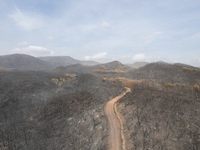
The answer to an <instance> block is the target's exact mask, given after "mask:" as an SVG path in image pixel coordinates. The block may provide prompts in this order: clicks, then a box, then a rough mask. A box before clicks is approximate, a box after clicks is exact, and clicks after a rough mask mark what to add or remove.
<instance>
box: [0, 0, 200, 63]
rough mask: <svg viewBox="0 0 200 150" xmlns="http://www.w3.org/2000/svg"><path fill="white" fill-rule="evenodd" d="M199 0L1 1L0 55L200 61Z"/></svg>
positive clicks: (135, 60) (101, 59) (128, 60)
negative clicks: (18, 54)
mask: <svg viewBox="0 0 200 150" xmlns="http://www.w3.org/2000/svg"><path fill="white" fill-rule="evenodd" d="M199 7H200V2H199V1H197V0H195V1H192V2H191V1H189V0H186V1H180V0H177V1H172V0H163V1H154V2H152V1H151V2H150V1H147V0H142V1H130V0H123V1H113V0H111V1H105V0H101V1H100V0H94V1H91V0H83V1H80V0H78V1H72V0H69V1H64V0H61V1H59V2H58V1H53V0H35V1H26V0H15V1H0V9H1V16H0V26H1V28H0V31H1V35H0V40H1V41H0V46H1V50H0V55H9V54H15V53H20V54H28V55H31V56H35V57H39V56H41V57H42V56H71V57H73V58H75V59H78V60H93V61H97V62H100V63H105V62H110V61H114V60H118V61H120V62H122V63H134V62H156V61H165V62H169V63H176V62H179V63H184V64H189V65H192V66H200V45H199V40H200V26H199V22H200V10H199Z"/></svg>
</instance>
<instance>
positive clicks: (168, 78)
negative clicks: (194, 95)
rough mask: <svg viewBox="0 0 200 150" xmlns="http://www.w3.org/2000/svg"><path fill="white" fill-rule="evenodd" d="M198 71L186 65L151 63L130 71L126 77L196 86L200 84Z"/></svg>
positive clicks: (199, 72)
mask: <svg viewBox="0 0 200 150" xmlns="http://www.w3.org/2000/svg"><path fill="white" fill-rule="evenodd" d="M184 67H185V68H186V69H184ZM187 68H192V69H194V70H191V69H187ZM195 69H196V70H195ZM198 70H200V69H199V68H195V67H192V66H188V65H184V64H166V63H151V64H148V65H146V66H144V67H142V68H139V69H138V70H135V71H130V72H129V73H128V74H127V75H126V77H128V78H130V79H136V80H147V81H152V82H155V83H159V84H165V82H169V83H172V84H175V83H178V84H186V85H194V84H199V83H200V71H198Z"/></svg>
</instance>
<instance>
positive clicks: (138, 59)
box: [132, 54, 151, 61]
mask: <svg viewBox="0 0 200 150" xmlns="http://www.w3.org/2000/svg"><path fill="white" fill-rule="evenodd" d="M149 58H151V57H147V56H145V55H144V54H137V55H135V56H133V58H132V59H133V60H134V61H143V60H148V59H149Z"/></svg>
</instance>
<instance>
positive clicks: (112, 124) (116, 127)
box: [105, 92, 126, 150]
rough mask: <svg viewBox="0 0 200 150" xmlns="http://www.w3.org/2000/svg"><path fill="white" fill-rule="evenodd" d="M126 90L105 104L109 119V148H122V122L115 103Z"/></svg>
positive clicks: (112, 149)
mask: <svg viewBox="0 0 200 150" xmlns="http://www.w3.org/2000/svg"><path fill="white" fill-rule="evenodd" d="M125 94H126V92H124V93H122V94H121V95H119V96H117V97H115V98H113V99H111V100H110V101H109V102H108V103H107V104H106V106H105V114H106V116H107V118H108V121H109V129H110V133H109V150H122V141H121V134H120V130H121V129H120V122H119V119H118V118H117V116H116V114H115V111H114V104H115V103H116V102H117V101H118V100H119V99H120V98H122V97H123V96H124V95H125Z"/></svg>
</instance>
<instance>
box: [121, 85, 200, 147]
mask: <svg viewBox="0 0 200 150" xmlns="http://www.w3.org/2000/svg"><path fill="white" fill-rule="evenodd" d="M118 108H119V110H120V113H121V115H122V116H123V119H124V134H125V140H126V146H127V150H132V149H135V150H139V149H154V150H160V149H163V150H165V149H166V150H167V149H170V150H177V149H180V150H198V149H200V132H199V131H200V130H199V129H200V126H199V125H200V119H199V118H200V113H199V112H200V93H199V92H196V91H195V90H194V89H192V88H190V87H182V88H180V87H179V88H174V89H170V88H165V87H158V86H155V87H150V86H148V84H146V83H142V84H140V85H139V86H138V85H137V86H134V85H133V86H132V93H128V94H127V95H125V96H124V97H123V98H122V99H121V100H120V101H119V103H118Z"/></svg>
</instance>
